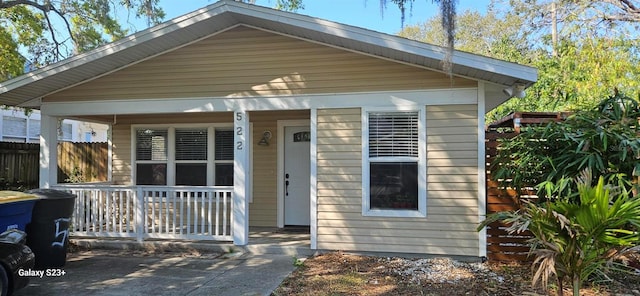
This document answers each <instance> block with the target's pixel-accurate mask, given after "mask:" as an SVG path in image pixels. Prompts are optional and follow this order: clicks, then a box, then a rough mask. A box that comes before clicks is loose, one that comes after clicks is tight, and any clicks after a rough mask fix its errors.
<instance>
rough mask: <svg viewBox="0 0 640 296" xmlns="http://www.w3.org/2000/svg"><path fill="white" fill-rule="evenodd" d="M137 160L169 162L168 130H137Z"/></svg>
mask: <svg viewBox="0 0 640 296" xmlns="http://www.w3.org/2000/svg"><path fill="white" fill-rule="evenodd" d="M136 160H167V130H166V129H164V130H153V129H139V130H136Z"/></svg>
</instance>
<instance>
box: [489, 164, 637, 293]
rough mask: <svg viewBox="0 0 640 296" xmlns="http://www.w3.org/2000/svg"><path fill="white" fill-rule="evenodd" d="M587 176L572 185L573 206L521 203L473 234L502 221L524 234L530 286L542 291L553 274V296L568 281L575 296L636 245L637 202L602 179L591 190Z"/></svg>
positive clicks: (563, 201)
mask: <svg viewBox="0 0 640 296" xmlns="http://www.w3.org/2000/svg"><path fill="white" fill-rule="evenodd" d="M590 175H591V174H590V173H584V172H583V173H582V174H581V176H580V177H579V178H577V180H576V183H577V188H578V196H579V202H575V201H572V200H571V199H568V198H560V199H557V200H555V201H546V202H544V203H541V204H536V203H533V202H525V203H524V206H523V207H522V208H521V209H520V210H518V211H515V212H500V213H495V214H492V215H490V216H488V217H487V219H486V220H485V221H483V222H482V223H481V224H480V226H479V227H478V229H482V228H484V227H486V226H487V225H488V224H490V223H492V222H495V221H502V222H504V223H507V224H510V227H509V228H508V231H509V232H510V233H521V232H523V231H525V230H529V231H530V232H531V233H532V235H533V238H532V239H531V240H530V245H531V252H530V254H531V255H533V256H534V257H535V259H534V262H533V266H534V269H536V270H535V272H534V276H533V283H532V284H533V285H536V284H538V283H540V284H542V286H543V287H547V285H548V281H549V278H550V277H552V276H554V275H555V277H556V279H557V283H558V287H559V289H558V295H562V288H563V285H562V284H563V281H564V280H565V279H569V280H571V283H572V286H573V295H576V296H577V295H579V290H580V286H581V284H582V283H583V282H584V281H585V280H587V279H589V277H590V276H592V275H594V274H603V273H604V272H605V271H606V268H607V266H609V265H610V264H609V263H612V262H613V259H614V258H616V257H617V256H619V255H621V254H622V253H624V252H626V251H628V250H630V249H631V248H632V247H634V246H636V245H637V243H638V241H639V240H640V236H639V235H638V232H637V229H638V226H640V199H639V198H635V197H632V196H631V195H630V194H629V193H628V191H627V190H626V189H624V188H622V189H616V191H613V190H612V189H610V188H609V186H605V181H604V178H603V177H600V178H599V179H598V183H597V185H596V186H591V180H592V178H591V176H590Z"/></svg>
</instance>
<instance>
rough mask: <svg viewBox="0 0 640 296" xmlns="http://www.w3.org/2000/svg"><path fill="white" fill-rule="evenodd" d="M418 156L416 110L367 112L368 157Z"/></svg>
mask: <svg viewBox="0 0 640 296" xmlns="http://www.w3.org/2000/svg"><path fill="white" fill-rule="evenodd" d="M393 156H409V157H417V156H418V112H393V113H385V112H381V113H369V157H393Z"/></svg>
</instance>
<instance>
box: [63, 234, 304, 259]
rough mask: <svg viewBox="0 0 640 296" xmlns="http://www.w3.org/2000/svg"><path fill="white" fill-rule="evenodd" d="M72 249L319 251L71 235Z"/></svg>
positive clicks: (272, 245)
mask: <svg viewBox="0 0 640 296" xmlns="http://www.w3.org/2000/svg"><path fill="white" fill-rule="evenodd" d="M69 242H70V245H71V246H70V249H73V248H74V246H77V247H78V248H81V249H89V250H91V249H104V250H123V251H127V250H138V251H149V252H196V251H197V252H200V253H202V252H209V253H229V254H233V253H251V254H255V255H262V254H283V255H290V256H293V257H308V256H312V255H314V254H315V250H311V249H310V248H309V245H308V244H284V243H281V242H275V243H257V244H249V245H246V246H235V245H233V243H229V242H208V241H205V242H203V241H167V240H146V241H144V242H141V243H140V242H138V241H136V240H133V239H122V238H117V239H116V238H114V239H110V238H100V239H97V238H71V239H70V240H69Z"/></svg>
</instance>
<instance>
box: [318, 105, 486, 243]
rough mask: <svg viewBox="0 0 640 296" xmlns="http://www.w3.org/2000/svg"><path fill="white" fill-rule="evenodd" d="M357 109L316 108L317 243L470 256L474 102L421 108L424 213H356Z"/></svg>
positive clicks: (474, 216)
mask: <svg viewBox="0 0 640 296" xmlns="http://www.w3.org/2000/svg"><path fill="white" fill-rule="evenodd" d="M360 112H361V111H360V109H324V110H318V146H317V148H318V150H317V151H318V248H319V249H339V250H358V251H374V252H408V253H429V254H445V255H461V256H477V254H478V234H477V232H476V230H475V228H476V226H477V221H478V196H477V192H478V177H477V176H478V169H477V163H478V160H477V159H478V158H477V157H478V155H477V151H478V149H477V143H478V141H477V136H476V134H477V107H476V106H475V105H457V106H428V107H427V113H426V116H427V124H426V126H427V163H428V165H427V217H426V218H397V217H369V216H363V215H362V172H361V163H362V161H361V159H362V146H361V140H362V139H361V117H360V114H361V113H360Z"/></svg>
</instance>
